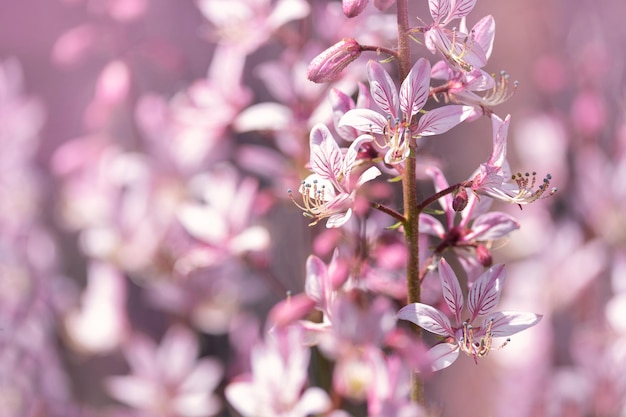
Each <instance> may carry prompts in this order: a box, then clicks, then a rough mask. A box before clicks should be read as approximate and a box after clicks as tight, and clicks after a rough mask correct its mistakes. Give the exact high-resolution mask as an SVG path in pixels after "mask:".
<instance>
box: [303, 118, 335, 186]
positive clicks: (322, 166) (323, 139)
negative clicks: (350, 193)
mask: <svg viewBox="0 0 626 417" xmlns="http://www.w3.org/2000/svg"><path fill="white" fill-rule="evenodd" d="M309 144H310V147H311V169H312V170H313V172H315V173H316V174H318V175H319V176H320V177H322V178H324V179H328V180H331V181H336V179H337V177H339V175H340V173H341V162H342V159H343V158H342V155H341V150H340V149H339V145H337V142H336V141H335V138H333V136H332V134H331V133H330V130H328V128H327V127H326V126H325V125H323V124H321V123H318V124H316V125H315V126H313V129H312V130H311V135H310V138H309Z"/></svg>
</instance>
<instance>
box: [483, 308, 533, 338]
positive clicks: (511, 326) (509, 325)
mask: <svg viewBox="0 0 626 417" xmlns="http://www.w3.org/2000/svg"><path fill="white" fill-rule="evenodd" d="M542 317H543V316H542V315H541V314H535V313H519V312H514V311H499V312H496V313H493V314H491V315H490V316H489V317H487V319H486V321H485V325H487V323H488V321H489V320H493V324H492V327H491V333H492V336H493V337H506V336H511V335H514V334H515V333H518V332H521V331H522V330H526V329H528V328H529V327H532V326H534V325H535V324H537V323H539V321H540V320H541V318H542ZM483 327H485V326H483Z"/></svg>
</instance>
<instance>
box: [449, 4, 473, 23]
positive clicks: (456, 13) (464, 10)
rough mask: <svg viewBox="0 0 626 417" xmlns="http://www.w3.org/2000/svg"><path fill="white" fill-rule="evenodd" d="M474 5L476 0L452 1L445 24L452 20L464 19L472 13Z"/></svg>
mask: <svg viewBox="0 0 626 417" xmlns="http://www.w3.org/2000/svg"><path fill="white" fill-rule="evenodd" d="M475 5H476V0H452V5H451V7H450V14H449V15H448V18H447V19H446V24H447V23H450V22H451V21H453V20H454V19H458V18H461V17H465V16H467V15H468V14H469V12H471V11H472V9H473V8H474V6H475Z"/></svg>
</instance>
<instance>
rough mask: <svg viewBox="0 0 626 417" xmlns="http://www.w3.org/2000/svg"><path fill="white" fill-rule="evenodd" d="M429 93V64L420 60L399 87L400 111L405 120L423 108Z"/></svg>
mask: <svg viewBox="0 0 626 417" xmlns="http://www.w3.org/2000/svg"><path fill="white" fill-rule="evenodd" d="M429 91H430V62H428V61H427V60H426V59H424V58H420V59H418V60H417V62H416V63H415V64H414V65H413V68H411V71H409V75H407V77H406V78H405V79H404V81H403V82H402V86H400V109H402V111H403V112H404V114H406V116H407V120H410V119H411V118H412V117H413V116H414V115H416V114H417V112H419V111H420V110H421V109H422V107H424V104H426V100H428V93H429Z"/></svg>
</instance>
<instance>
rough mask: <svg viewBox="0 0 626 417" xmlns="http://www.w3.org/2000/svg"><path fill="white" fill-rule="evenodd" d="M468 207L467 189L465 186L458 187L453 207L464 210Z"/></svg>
mask: <svg viewBox="0 0 626 417" xmlns="http://www.w3.org/2000/svg"><path fill="white" fill-rule="evenodd" d="M465 207H467V191H466V190H465V187H460V188H457V190H456V193H455V194H454V199H453V200H452V208H453V209H454V211H463V209H465Z"/></svg>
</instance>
